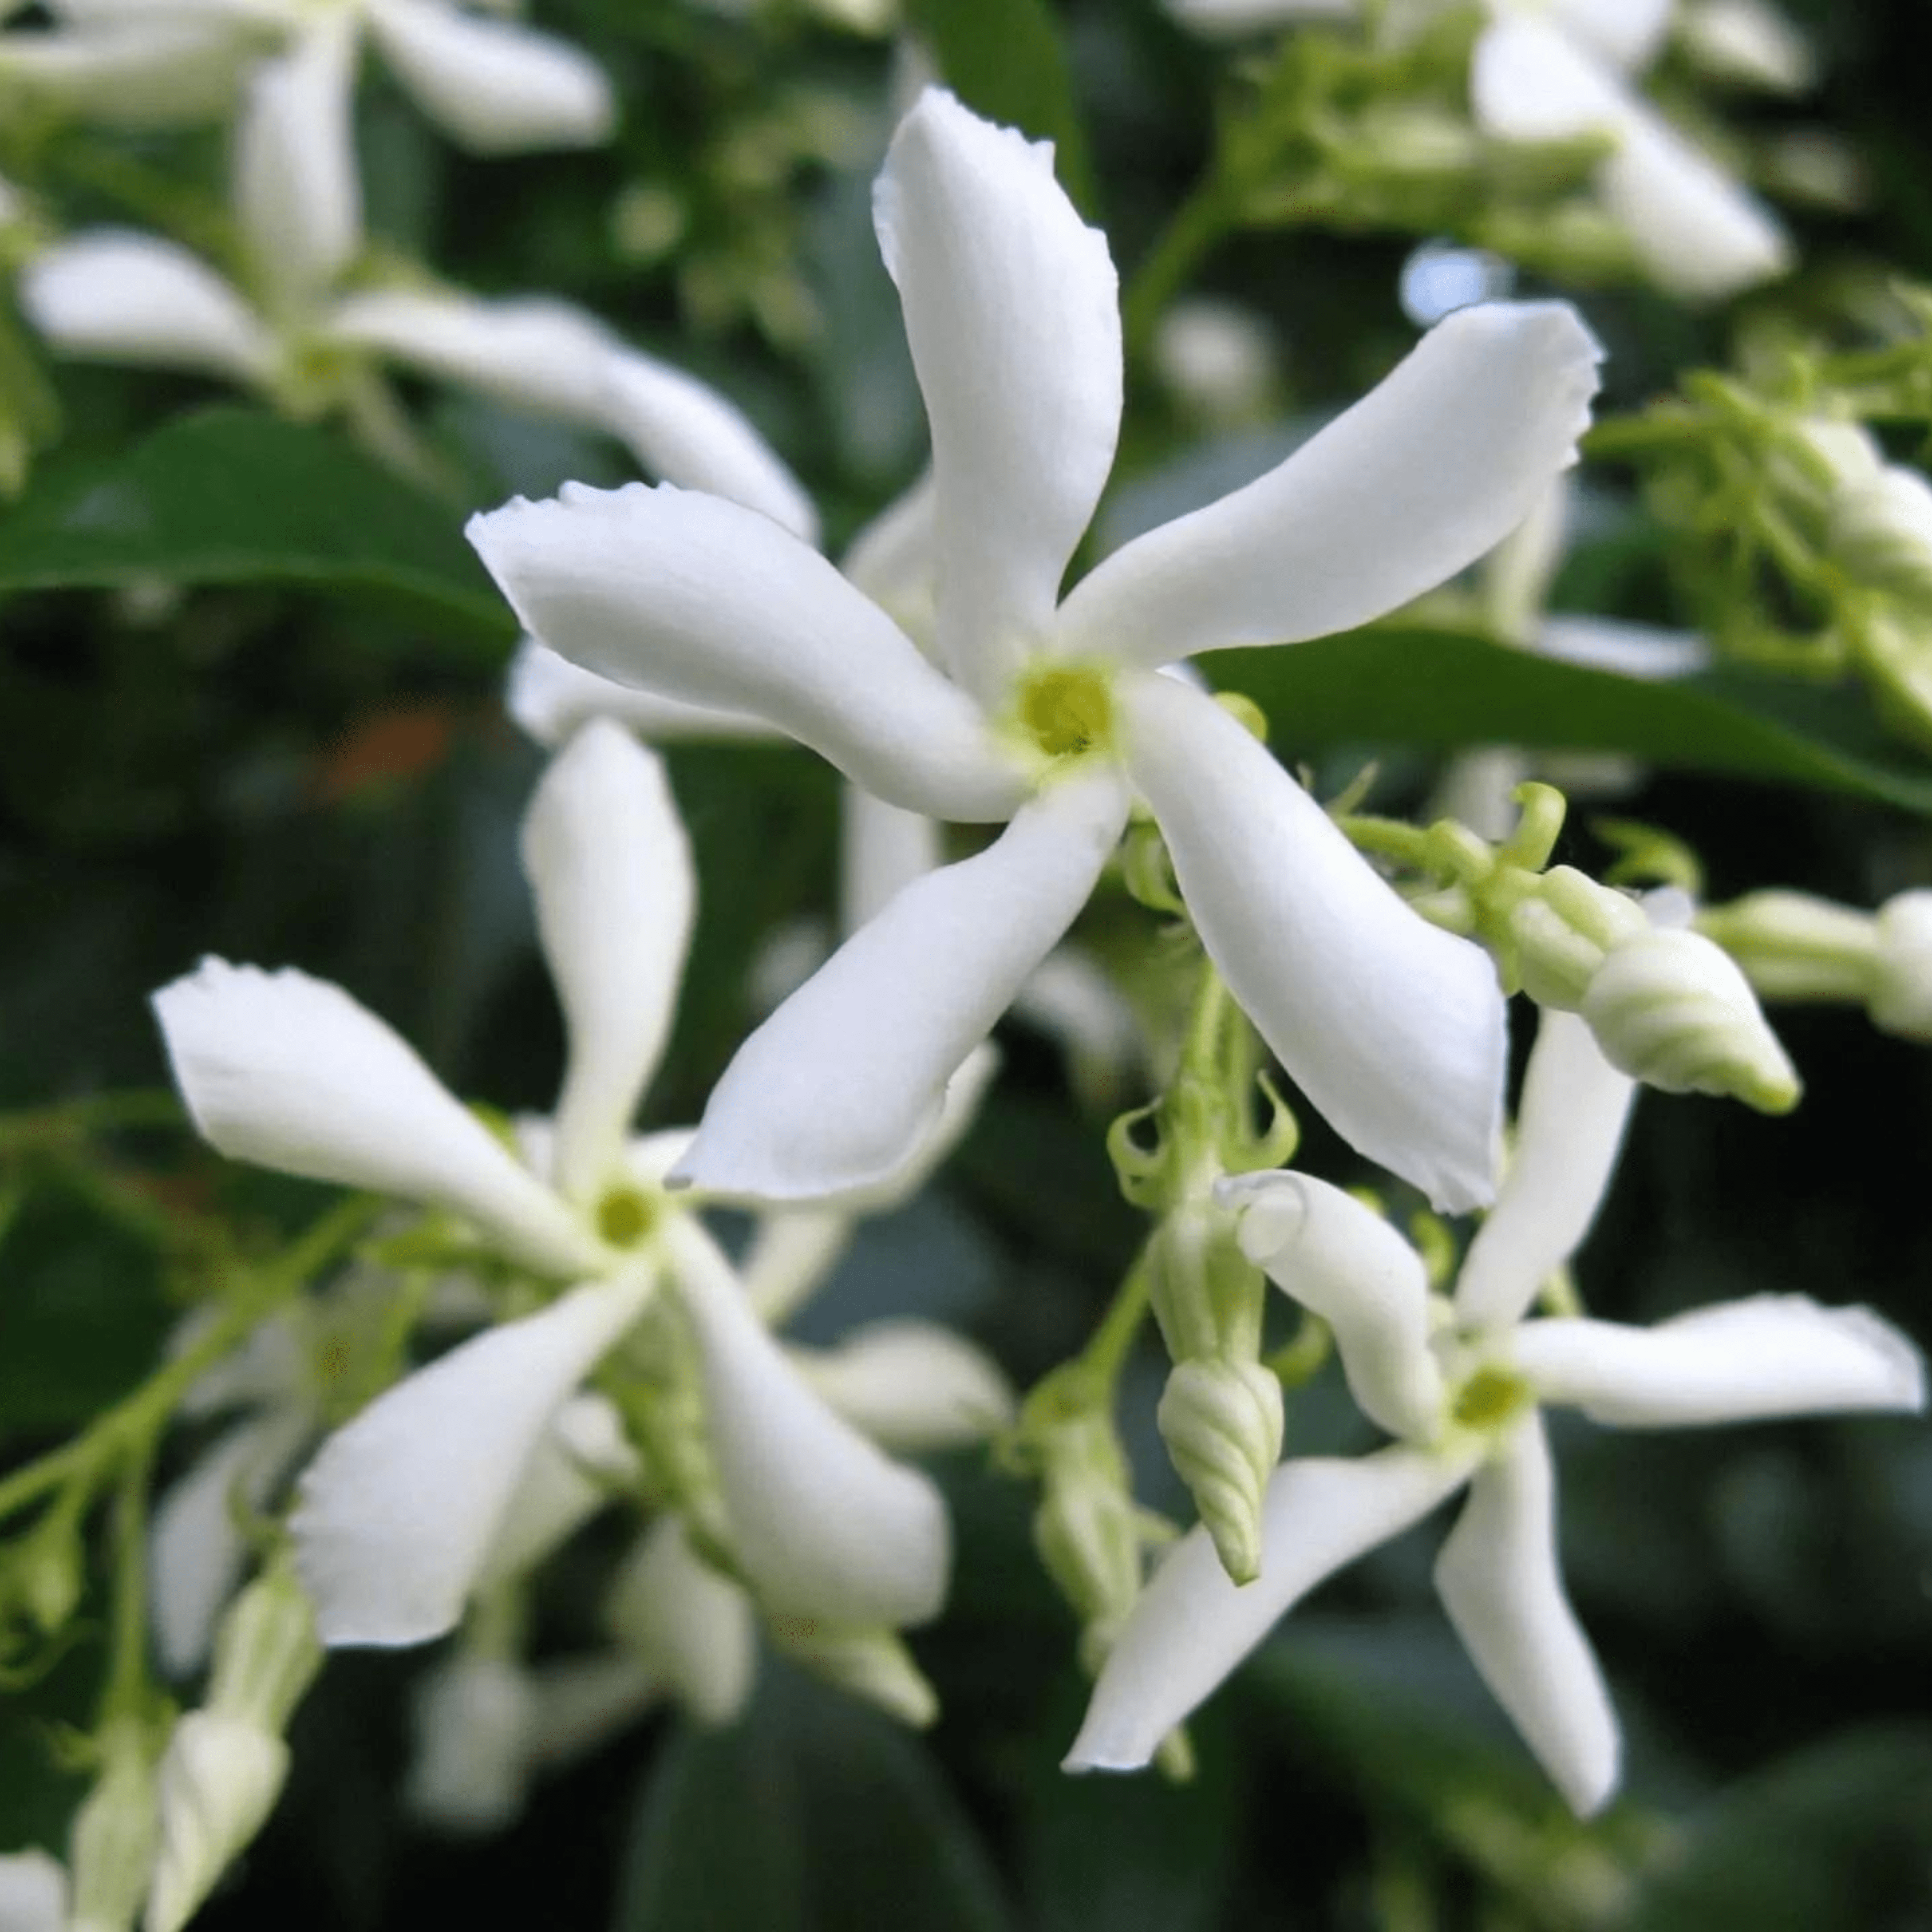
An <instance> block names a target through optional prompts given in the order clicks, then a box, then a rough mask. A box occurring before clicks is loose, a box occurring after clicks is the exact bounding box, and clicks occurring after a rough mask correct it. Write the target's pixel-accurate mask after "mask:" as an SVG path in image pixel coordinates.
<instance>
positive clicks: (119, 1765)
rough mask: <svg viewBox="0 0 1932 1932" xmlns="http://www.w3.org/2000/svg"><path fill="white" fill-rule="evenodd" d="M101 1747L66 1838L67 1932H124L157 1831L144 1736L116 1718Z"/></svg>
mask: <svg viewBox="0 0 1932 1932" xmlns="http://www.w3.org/2000/svg"><path fill="white" fill-rule="evenodd" d="M101 1748H102V1758H103V1763H102V1769H101V1775H100V1776H99V1777H98V1778H96V1779H95V1782H94V1788H93V1790H91V1791H90V1792H89V1793H88V1794H87V1796H86V1799H85V1800H84V1801H83V1803H82V1805H81V1808H80V1810H79V1811H77V1812H76V1813H75V1814H74V1828H73V1830H72V1831H71V1833H70V1834H69V1835H68V1855H67V1861H68V1871H69V1873H70V1874H71V1878H72V1900H73V1903H72V1907H71V1909H72V1916H71V1918H70V1919H69V1921H68V1928H69V1932H127V1928H128V1927H130V1926H131V1925H132V1924H133V1922H134V1916H135V1914H136V1912H139V1910H140V1909H141V1900H142V1898H144V1897H145V1896H146V1895H147V1891H148V1879H149V1877H150V1876H151V1873H152V1872H153V1870H154V1852H155V1847H156V1845H157V1843H158V1826H157V1819H156V1813H155V1791H154V1765H153V1763H152V1761H151V1759H150V1758H149V1756H148V1740H147V1738H146V1736H145V1734H144V1733H143V1731H142V1727H141V1725H140V1724H139V1722H138V1721H136V1720H133V1719H131V1718H124V1719H122V1720H121V1721H120V1722H119V1723H118V1724H115V1726H114V1727H113V1729H112V1730H110V1731H109V1733H107V1735H106V1736H104V1738H103V1739H102V1740H101Z"/></svg>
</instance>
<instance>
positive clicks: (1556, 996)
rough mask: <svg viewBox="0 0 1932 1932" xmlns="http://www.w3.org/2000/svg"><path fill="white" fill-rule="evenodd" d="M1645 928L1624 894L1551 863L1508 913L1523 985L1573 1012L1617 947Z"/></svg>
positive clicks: (1535, 996)
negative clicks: (1533, 887)
mask: <svg viewBox="0 0 1932 1932" xmlns="http://www.w3.org/2000/svg"><path fill="white" fill-rule="evenodd" d="M1649 930H1650V922H1649V919H1648V918H1646V916H1645V913H1644V910H1643V907H1641V906H1640V905H1639V904H1637V901H1635V900H1634V899H1633V898H1631V897H1629V896H1628V894H1626V893H1623V892H1616V891H1614V890H1613V889H1612V888H1611V887H1610V886H1603V885H1599V884H1598V883H1597V881H1596V880H1595V879H1593V878H1591V877H1589V875H1588V874H1586V873H1583V872H1580V871H1577V868H1575V867H1574V865H1553V866H1552V867H1551V868H1550V870H1549V871H1547V872H1546V873H1545V874H1544V876H1543V877H1542V878H1541V880H1539V881H1538V884H1537V887H1536V889H1535V891H1534V892H1532V893H1530V894H1529V896H1528V897H1527V898H1524V899H1523V900H1522V901H1520V903H1519V904H1517V906H1515V907H1514V908H1513V909H1512V910H1511V913H1510V915H1509V936H1510V939H1511V942H1512V943H1513V944H1514V946H1515V947H1516V950H1517V965H1518V969H1519V971H1520V972H1521V974H1522V976H1523V991H1524V992H1526V993H1527V994H1528V995H1529V997H1530V998H1532V1000H1534V1001H1535V1002H1536V1003H1537V1004H1538V1006H1541V1007H1563V1008H1564V1009H1565V1010H1568V1011H1574V1010H1576V1008H1577V1007H1578V1006H1579V1005H1580V1003H1581V1002H1582V1001H1583V996H1584V995H1585V993H1586V992H1587V991H1588V990H1589V987H1590V986H1591V984H1592V982H1593V981H1594V980H1595V978H1596V977H1597V975H1598V973H1599V972H1600V971H1601V969H1602V967H1603V964H1604V960H1605V959H1607V957H1608V956H1609V955H1610V953H1612V952H1613V950H1615V949H1616V947H1619V946H1622V945H1624V944H1627V943H1628V941H1631V940H1633V939H1635V938H1639V937H1640V936H1641V935H1643V934H1644V933H1646V932H1649Z"/></svg>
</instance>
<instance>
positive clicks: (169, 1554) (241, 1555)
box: [148, 1412, 309, 1677]
mask: <svg viewBox="0 0 1932 1932" xmlns="http://www.w3.org/2000/svg"><path fill="white" fill-rule="evenodd" d="M308 1433H309V1421H308V1417H307V1416H306V1415H302V1414H299V1413H297V1414H294V1415H291V1414H289V1413H287V1412H284V1413H282V1414H280V1415H275V1414H271V1415H267V1416H265V1417H259V1418H253V1419H251V1420H250V1421H247V1422H244V1423H242V1424H239V1426H238V1427H236V1428H233V1429H232V1430H229V1432H228V1433H227V1434H226V1435H225V1436H223V1437H221V1438H220V1440H219V1441H217V1442H215V1443H214V1445H213V1446H212V1447H211V1448H208V1450H206V1451H204V1452H203V1453H202V1455H201V1456H200V1457H199V1459H198V1460H196V1462H195V1463H193V1465H192V1466H190V1468H189V1469H188V1470H187V1473H186V1474H185V1475H183V1476H182V1477H181V1479H180V1480H179V1481H178V1482H176V1483H175V1484H174V1485H173V1486H172V1487H171V1488H170V1489H169V1490H167V1491H166V1493H165V1494H163V1496H162V1497H161V1499H160V1502H159V1504H158V1505H157V1506H156V1508H155V1510H154V1518H153V1520H152V1521H151V1523H150V1524H149V1526H148V1594H149V1597H150V1599H151V1607H152V1610H153V1613H154V1647H155V1649H156V1650H157V1651H158V1652H159V1653H160V1660H161V1667H162V1668H163V1670H165V1671H166V1673H168V1675H169V1676H170V1677H185V1676H187V1675H188V1674H189V1673H190V1672H192V1671H194V1670H199V1668H200V1667H201V1666H202V1664H205V1663H206V1662H207V1661H208V1651H209V1649H210V1647H211V1645H212V1644H213V1643H214V1626H215V1622H216V1620H217V1619H218V1618H219V1617H220V1614H221V1613H222V1611H223V1609H224V1608H225V1607H226V1605H227V1603H228V1600H229V1598H231V1597H232V1596H233V1595H234V1594H235V1592H236V1589H237V1588H238V1587H239V1585H240V1583H241V1581H242V1570H243V1568H244V1566H245V1563H246V1562H247V1559H248V1544H247V1542H246V1541H245V1539H244V1538H243V1536H242V1531H241V1529H240V1527H239V1525H238V1523H237V1522H236V1505H237V1503H238V1502H239V1503H241V1504H242V1505H245V1506H246V1507H247V1508H249V1509H251V1510H257V1511H259V1510H260V1508H262V1506H263V1504H264V1503H266V1502H267V1500H268V1499H269V1492H270V1491H271V1490H273V1489H274V1487H275V1485H276V1484H277V1483H278V1482H279V1481H281V1478H282V1477H283V1476H284V1475H285V1474H286V1473H287V1470H288V1468H289V1466H290V1463H292V1462H293V1460H294V1459H295V1457H296V1454H297V1452H298V1451H299V1450H300V1449H301V1448H302V1444H303V1442H305V1440H306V1439H308Z"/></svg>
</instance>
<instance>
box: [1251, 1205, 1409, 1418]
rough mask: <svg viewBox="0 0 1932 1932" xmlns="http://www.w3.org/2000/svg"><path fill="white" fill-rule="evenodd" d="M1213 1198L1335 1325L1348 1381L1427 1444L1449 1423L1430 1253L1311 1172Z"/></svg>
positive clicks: (1359, 1397) (1378, 1412)
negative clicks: (1433, 1316) (1434, 1340)
mask: <svg viewBox="0 0 1932 1932" xmlns="http://www.w3.org/2000/svg"><path fill="white" fill-rule="evenodd" d="M1214 1197H1215V1199H1217V1201H1219V1202H1220V1203H1221V1205H1223V1207H1224V1208H1230V1209H1232V1210H1233V1211H1235V1214H1238V1216H1239V1217H1240V1220H1239V1226H1238V1237H1239V1239H1240V1241H1241V1252H1242V1253H1243V1254H1244V1255H1246V1256H1247V1258H1248V1259H1249V1260H1250V1261H1251V1262H1253V1263H1254V1264H1255V1265H1256V1267H1257V1268H1260V1269H1261V1270H1262V1272H1263V1273H1264V1274H1266V1275H1267V1277H1268V1279H1269V1280H1271V1282H1273V1283H1274V1285H1275V1286H1277V1288H1279V1289H1281V1290H1283V1292H1284V1293H1286V1294H1288V1295H1292V1296H1293V1297H1294V1298H1295V1300H1296V1301H1298V1302H1299V1303H1301V1305H1302V1306H1303V1307H1304V1308H1310V1309H1313V1310H1314V1312H1315V1313H1316V1314H1317V1315H1319V1316H1321V1317H1322V1320H1323V1321H1325V1322H1327V1323H1328V1325H1329V1326H1330V1328H1332V1329H1333V1330H1334V1332H1335V1346H1336V1347H1337V1349H1339V1350H1340V1353H1341V1357H1342V1367H1343V1369H1344V1370H1345V1371H1346V1373H1347V1375H1348V1379H1349V1391H1350V1393H1351V1394H1352V1395H1353V1396H1354V1397H1355V1400H1356V1402H1357V1403H1358V1405H1359V1406H1360V1407H1361V1410H1362V1412H1363V1413H1364V1415H1367V1417H1368V1418H1369V1419H1370V1421H1373V1422H1376V1423H1379V1424H1381V1426H1382V1427H1383V1428H1385V1429H1386V1430H1388V1432H1389V1433H1390V1434H1391V1435H1392V1436H1405V1437H1407V1438H1408V1439H1410V1440H1411V1441H1416V1442H1427V1441H1428V1440H1430V1438H1431V1437H1433V1436H1434V1435H1435V1434H1436V1432H1437V1430H1438V1428H1439V1426H1440V1424H1441V1423H1442V1409H1443V1387H1442V1370H1440V1369H1439V1367H1437V1366H1436V1358H1435V1356H1434V1355H1433V1354H1432V1353H1431V1352H1430V1347H1429V1276H1428V1271H1427V1269H1426V1268H1424V1266H1423V1263H1422V1257H1421V1256H1420V1255H1418V1253H1416V1252H1415V1250H1414V1249H1413V1248H1412V1247H1410V1246H1409V1244H1408V1243H1407V1242H1406V1241H1404V1240H1403V1238H1402V1237H1401V1235H1399V1234H1397V1232H1396V1231H1395V1230H1394V1229H1393V1228H1392V1227H1391V1226H1389V1224H1388V1222H1386V1221H1385V1220H1383V1219H1382V1217H1381V1216H1380V1215H1379V1214H1376V1212H1375V1211H1374V1210H1373V1208H1367V1207H1365V1206H1364V1205H1363V1204H1362V1203H1361V1202H1359V1201H1358V1200H1356V1199H1354V1198H1353V1197H1352V1196H1349V1195H1347V1194H1344V1193H1343V1192H1342V1190H1341V1189H1340V1188H1339V1187H1331V1186H1330V1185H1329V1184H1328V1182H1327V1181H1317V1180H1316V1178H1314V1177H1313V1175H1306V1174H1290V1173H1274V1174H1244V1175H1237V1176H1235V1178H1232V1179H1231V1180H1227V1181H1222V1182H1221V1183H1220V1184H1219V1185H1218V1186H1217V1187H1216V1189H1215V1190H1214Z"/></svg>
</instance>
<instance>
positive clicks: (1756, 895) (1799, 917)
mask: <svg viewBox="0 0 1932 1932" xmlns="http://www.w3.org/2000/svg"><path fill="white" fill-rule="evenodd" d="M1697 929H1698V931H1699V932H1702V933H1703V935H1704V936H1705V937H1706V938H1707V939H1712V940H1715V941H1716V942H1717V943H1718V945H1720V946H1721V947H1723V948H1724V950H1725V951H1726V952H1727V953H1729V954H1730V956H1731V957H1732V958H1733V959H1735V960H1736V962H1738V964H1739V966H1740V967H1742V968H1743V970H1744V974H1745V977H1746V978H1747V979H1748V980H1750V982H1751V984H1752V986H1754V987H1755V988H1756V989H1757V992H1758V993H1759V995H1760V997H1761V998H1765V999H1771V1000H1854V1001H1864V999H1866V998H1867V996H1868V994H1869V992H1870V984H1871V977H1872V973H1873V966H1874V963H1875V956H1876V947H1877V940H1876V928H1875V923H1874V922H1873V919H1872V917H1871V916H1870V914H1869V913H1861V912H1854V911H1853V910H1852V908H1851V907H1849V906H1841V905H1835V904H1832V901H1830V900H1829V899H1821V898H1814V897H1813V896H1812V895H1811V894H1810V893H1809V892H1775V891H1774V892H1748V893H1746V894H1745V896H1744V897H1743V898H1741V899H1736V900H1733V901H1732V902H1731V904H1729V905H1724V906H1716V907H1712V909H1711V910H1709V911H1708V912H1706V913H1702V914H1701V915H1700V916H1699V918H1698V921H1697Z"/></svg>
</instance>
